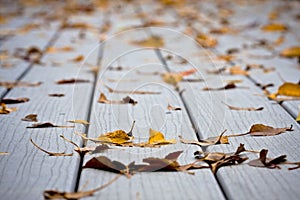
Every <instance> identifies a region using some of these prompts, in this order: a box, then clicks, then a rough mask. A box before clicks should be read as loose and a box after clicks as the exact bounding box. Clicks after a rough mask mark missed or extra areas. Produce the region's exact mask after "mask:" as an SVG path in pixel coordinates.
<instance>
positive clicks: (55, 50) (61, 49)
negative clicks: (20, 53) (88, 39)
mask: <svg viewBox="0 0 300 200" xmlns="http://www.w3.org/2000/svg"><path fill="white" fill-rule="evenodd" d="M73 50H74V48H73V47H70V46H64V47H48V48H47V50H46V51H47V53H59V52H70V51H73Z"/></svg>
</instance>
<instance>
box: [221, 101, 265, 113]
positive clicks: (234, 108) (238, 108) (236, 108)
mask: <svg viewBox="0 0 300 200" xmlns="http://www.w3.org/2000/svg"><path fill="white" fill-rule="evenodd" d="M222 103H223V104H225V105H226V106H228V108H229V109H231V110H247V111H260V110H263V109H264V107H258V108H253V107H249V108H241V107H235V106H231V105H228V104H226V103H224V102H222Z"/></svg>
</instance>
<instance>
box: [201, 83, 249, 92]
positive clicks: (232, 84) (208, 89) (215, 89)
mask: <svg viewBox="0 0 300 200" xmlns="http://www.w3.org/2000/svg"><path fill="white" fill-rule="evenodd" d="M234 88H244V89H248V87H240V86H239V87H238V86H236V85H235V84H234V83H228V84H226V85H225V86H224V87H219V88H210V87H204V88H202V90H204V91H217V90H229V89H234Z"/></svg>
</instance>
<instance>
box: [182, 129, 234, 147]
mask: <svg viewBox="0 0 300 200" xmlns="http://www.w3.org/2000/svg"><path fill="white" fill-rule="evenodd" d="M226 131H227V130H224V131H223V132H222V133H221V134H220V135H219V136H218V137H211V138H207V139H203V140H200V141H197V140H186V139H184V138H182V136H178V137H179V138H180V142H181V143H184V144H194V145H198V146H201V147H205V146H210V145H216V144H229V141H228V136H224V133H225V132H226Z"/></svg>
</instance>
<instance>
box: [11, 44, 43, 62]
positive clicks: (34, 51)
mask: <svg viewBox="0 0 300 200" xmlns="http://www.w3.org/2000/svg"><path fill="white" fill-rule="evenodd" d="M42 55H43V52H42V50H40V49H39V48H38V47H29V48H28V49H24V48H18V49H16V50H15V52H14V56H15V57H17V58H20V59H23V60H25V61H29V62H33V63H36V64H41V62H40V59H41V58H42Z"/></svg>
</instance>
